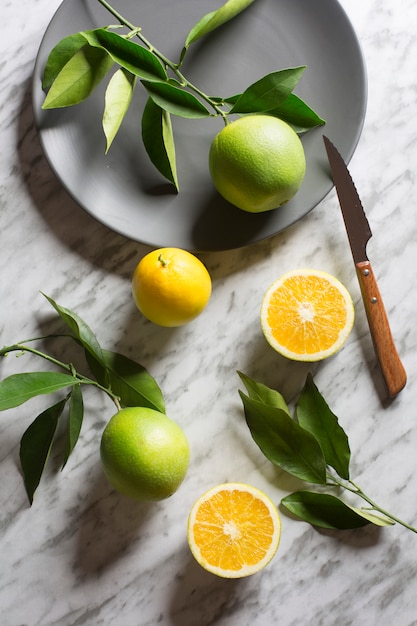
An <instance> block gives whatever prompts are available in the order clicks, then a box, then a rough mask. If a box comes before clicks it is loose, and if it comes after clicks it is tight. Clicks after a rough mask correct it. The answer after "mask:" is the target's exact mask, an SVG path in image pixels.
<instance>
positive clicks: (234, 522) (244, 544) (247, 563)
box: [187, 483, 281, 578]
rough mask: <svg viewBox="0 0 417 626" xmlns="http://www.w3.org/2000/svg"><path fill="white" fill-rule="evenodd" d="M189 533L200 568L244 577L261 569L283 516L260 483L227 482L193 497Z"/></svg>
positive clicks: (275, 543) (274, 546)
mask: <svg viewBox="0 0 417 626" xmlns="http://www.w3.org/2000/svg"><path fill="white" fill-rule="evenodd" d="M187 536H188V543H189V546H190V549H191V552H192V554H193V556H194V557H195V559H196V561H197V562H198V563H199V564H200V565H201V566H202V567H203V568H204V569H206V570H207V571H209V572H211V573H212V574H216V575H217V576H220V577H222V578H242V577H244V576H249V575H251V574H255V573H256V572H259V571H260V570H261V569H263V568H264V567H265V566H266V565H268V563H269V562H270V561H271V559H272V557H273V556H274V555H275V553H276V551H277V549H278V546H279V542H280V537H281V518H280V516H279V513H278V510H277V508H276V506H275V505H274V503H273V502H272V500H271V499H270V498H269V497H268V496H267V495H266V494H265V493H263V492H262V491H260V490H259V489H257V488H255V487H252V486H250V485H245V484H242V483H225V484H222V485H217V486H216V487H213V488H212V489H209V490H208V491H207V492H206V493H204V494H203V495H202V496H201V497H200V498H198V500H196V502H195V503H194V505H193V506H192V508H191V511H190V514H189V517H188V535H187Z"/></svg>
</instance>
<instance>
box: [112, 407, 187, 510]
mask: <svg viewBox="0 0 417 626" xmlns="http://www.w3.org/2000/svg"><path fill="white" fill-rule="evenodd" d="M100 456H101V461H102V465H103V469H104V473H105V475H106V476H107V479H108V481H109V482H110V484H111V485H112V486H113V487H114V488H115V489H116V490H117V491H119V492H120V493H122V494H124V495H126V496H129V497H130V498H134V499H135V500H163V499H164V498H168V497H169V496H171V495H172V494H173V493H174V492H175V491H176V490H177V489H178V487H179V486H180V484H181V483H182V481H183V480H184V478H185V475H186V473H187V469H188V464H189V459H190V448H189V444H188V440H187V438H186V436H185V434H184V432H183V430H182V429H181V428H180V427H179V426H178V424H176V423H175V422H174V421H173V420H171V419H170V418H169V417H167V416H166V415H164V414H163V413H159V412H158V411H155V410H153V409H148V408H145V407H128V408H125V409H121V410H120V411H118V412H117V413H116V414H115V415H113V417H112V418H111V419H110V421H109V422H108V424H107V426H106V427H105V429H104V431H103V434H102V437H101V445H100Z"/></svg>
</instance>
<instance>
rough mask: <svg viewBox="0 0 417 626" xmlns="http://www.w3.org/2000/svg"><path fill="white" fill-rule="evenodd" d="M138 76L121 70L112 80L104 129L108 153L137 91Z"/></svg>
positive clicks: (107, 94)
mask: <svg viewBox="0 0 417 626" xmlns="http://www.w3.org/2000/svg"><path fill="white" fill-rule="evenodd" d="M136 80H137V79H136V76H134V75H133V74H131V73H130V72H128V71H127V70H125V69H123V68H121V69H119V70H117V71H116V72H115V73H114V74H113V76H112V77H111V79H110V82H109V84H108V86H107V89H106V94H105V99H104V113H103V129H104V134H105V136H106V139H107V145H106V153H107V152H108V150H109V148H110V146H111V144H112V142H113V139H114V138H115V136H116V135H117V132H118V130H119V128H120V125H121V123H122V122H123V120H124V117H125V115H126V113H127V111H128V109H129V105H130V103H131V101H132V96H133V93H134V91H135V85H136Z"/></svg>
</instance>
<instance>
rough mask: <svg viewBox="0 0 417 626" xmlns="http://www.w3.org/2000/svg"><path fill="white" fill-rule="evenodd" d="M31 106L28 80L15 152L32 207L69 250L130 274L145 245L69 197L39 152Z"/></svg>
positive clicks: (126, 274) (110, 269)
mask: <svg viewBox="0 0 417 626" xmlns="http://www.w3.org/2000/svg"><path fill="white" fill-rule="evenodd" d="M32 106H33V105H32V81H31V80H28V81H27V84H26V89H25V90H24V95H23V98H22V101H21V103H20V111H19V116H18V127H17V153H18V157H19V161H20V172H21V176H22V179H23V183H24V185H25V187H26V189H27V191H28V193H29V195H30V197H31V199H32V202H33V205H34V207H35V208H36V210H37V211H38V213H39V215H40V217H41V218H42V219H43V221H44V222H45V224H46V225H47V228H48V229H49V230H50V231H51V232H52V233H53V234H54V235H55V237H57V239H58V240H59V241H61V242H62V243H63V244H64V245H65V246H66V247H67V248H69V250H72V251H75V252H76V253H77V254H79V255H81V256H82V257H83V258H84V259H85V260H86V261H88V262H89V263H90V264H91V265H93V266H97V267H99V268H101V269H104V270H105V271H107V272H112V273H117V274H118V275H121V276H130V274H131V272H132V266H133V263H134V262H135V260H136V258H137V257H138V256H142V255H143V254H145V253H146V252H148V251H149V247H148V246H146V245H145V244H140V243H138V242H134V241H132V240H130V239H128V238H127V237H124V236H123V235H121V234H119V233H116V232H114V231H113V230H111V229H109V228H107V227H106V226H105V225H103V224H102V223H101V222H98V221H97V220H96V219H94V218H92V216H90V215H89V214H88V213H87V212H86V211H85V210H84V209H83V208H82V207H80V206H79V205H78V204H77V203H76V202H75V201H74V200H73V199H72V197H71V196H70V194H69V193H68V192H67V191H66V189H65V188H64V187H63V186H62V184H61V182H60V181H59V180H58V178H57V177H56V175H55V173H54V171H53V170H52V168H51V166H50V165H49V163H48V161H47V159H46V157H45V155H44V153H43V150H42V146H41V143H40V140H39V136H38V133H37V130H36V126H35V119H34V115H33V108H32ZM28 236H29V237H30V234H29V233H28ZM38 254H39V256H41V254H42V252H41V251H38ZM76 280H78V278H77V279H76ZM69 287H70V284H67V285H66V288H67V289H68V288H69Z"/></svg>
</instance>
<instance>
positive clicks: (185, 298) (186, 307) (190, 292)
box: [132, 248, 212, 326]
mask: <svg viewBox="0 0 417 626" xmlns="http://www.w3.org/2000/svg"><path fill="white" fill-rule="evenodd" d="M211 290H212V283H211V277H210V274H209V272H208V271H207V268H206V267H205V266H204V265H203V263H202V262H201V261H200V259H198V258H197V257H196V256H195V255H194V254H191V253H190V252H187V251H186V250H182V249H180V248H159V249H158V250H153V251H152V252H149V253H148V254H147V255H146V256H144V257H143V258H142V259H141V261H140V262H139V263H138V265H137V267H136V269H135V271H134V274H133V279H132V293H133V298H134V300H135V302H136V305H137V307H138V309H139V310H140V311H141V312H142V313H143V315H144V316H145V317H146V318H148V319H149V320H150V321H151V322H154V323H155V324H159V325H160V326H182V325H183V324H187V323H188V322H191V321H192V320H193V319H194V318H196V317H197V316H198V315H200V313H201V312H202V311H203V310H204V308H205V307H206V305H207V303H208V301H209V299H210V295H211Z"/></svg>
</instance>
